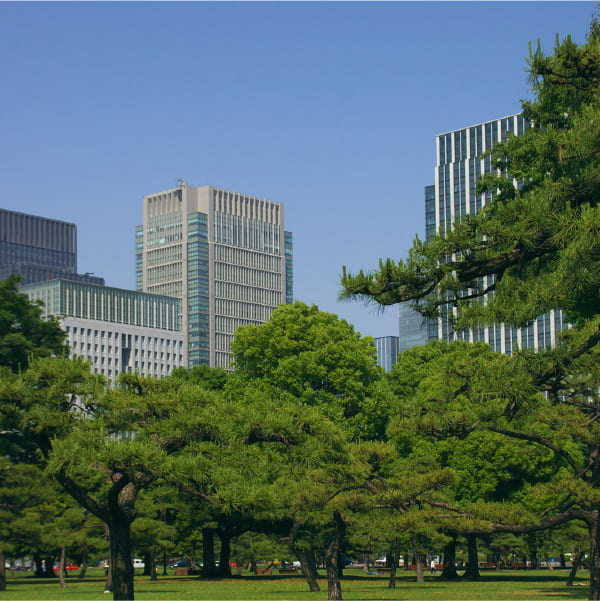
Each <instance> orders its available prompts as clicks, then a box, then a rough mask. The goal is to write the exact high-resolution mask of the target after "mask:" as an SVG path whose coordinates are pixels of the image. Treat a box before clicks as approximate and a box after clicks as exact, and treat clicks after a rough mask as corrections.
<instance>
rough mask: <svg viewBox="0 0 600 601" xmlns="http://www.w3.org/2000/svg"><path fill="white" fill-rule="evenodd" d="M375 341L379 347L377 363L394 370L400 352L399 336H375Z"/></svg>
mask: <svg viewBox="0 0 600 601" xmlns="http://www.w3.org/2000/svg"><path fill="white" fill-rule="evenodd" d="M373 341H374V342H375V348H376V349H377V365H379V367H383V369H385V371H387V372H390V371H392V367H393V366H394V364H395V363H396V361H397V360H398V353H399V352H400V350H399V342H400V340H399V338H398V336H382V337H380V338H374V339H373Z"/></svg>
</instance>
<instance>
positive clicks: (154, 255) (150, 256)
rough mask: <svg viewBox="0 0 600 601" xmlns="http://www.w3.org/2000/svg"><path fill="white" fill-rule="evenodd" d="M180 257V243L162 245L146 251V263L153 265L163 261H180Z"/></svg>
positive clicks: (149, 265)
mask: <svg viewBox="0 0 600 601" xmlns="http://www.w3.org/2000/svg"><path fill="white" fill-rule="evenodd" d="M181 258H182V246H181V244H173V245H171V246H163V247H160V248H153V249H152V250H149V251H148V252H147V253H146V265H147V266H148V267H153V266H154V265H161V264H163V263H173V262H174V261H181Z"/></svg>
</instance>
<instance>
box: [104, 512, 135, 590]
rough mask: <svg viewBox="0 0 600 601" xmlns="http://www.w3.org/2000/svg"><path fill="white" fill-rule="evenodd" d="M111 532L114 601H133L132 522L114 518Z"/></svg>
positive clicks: (110, 527)
mask: <svg viewBox="0 0 600 601" xmlns="http://www.w3.org/2000/svg"><path fill="white" fill-rule="evenodd" d="M108 529H109V532H110V573H111V576H112V582H111V590H112V594H113V600H114V601H121V600H125V601H132V600H133V599H134V590H133V575H134V574H133V562H132V560H131V522H130V520H129V519H127V518H126V517H125V516H122V515H121V516H113V520H112V521H111V522H110V523H109V524H108Z"/></svg>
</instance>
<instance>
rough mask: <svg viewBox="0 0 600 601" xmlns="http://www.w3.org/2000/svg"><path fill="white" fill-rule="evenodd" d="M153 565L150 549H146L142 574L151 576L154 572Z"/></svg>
mask: <svg viewBox="0 0 600 601" xmlns="http://www.w3.org/2000/svg"><path fill="white" fill-rule="evenodd" d="M151 570H152V567H151V566H150V550H149V549H148V550H146V551H144V571H143V572H142V576H150V575H151V574H152V571H151Z"/></svg>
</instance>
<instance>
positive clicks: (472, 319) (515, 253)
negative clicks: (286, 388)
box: [341, 19, 600, 328]
mask: <svg viewBox="0 0 600 601" xmlns="http://www.w3.org/2000/svg"><path fill="white" fill-rule="evenodd" d="M528 64H529V73H530V82H531V88H532V92H533V94H534V99H533V100H530V101H524V102H523V114H524V116H525V118H526V119H527V120H529V122H530V123H531V127H530V128H528V129H527V130H526V131H525V132H524V134H523V136H514V135H509V136H508V138H507V139H505V141H503V142H501V143H499V144H496V145H494V147H493V149H492V153H491V156H492V164H493V166H494V167H495V169H496V172H494V173H490V174H487V175H486V176H484V177H483V178H482V179H481V180H480V181H479V182H478V184H477V193H478V194H483V193H485V192H491V193H492V194H493V195H494V197H493V199H492V200H491V202H488V203H487V205H486V206H485V207H484V208H483V210H482V211H481V212H480V213H478V214H475V215H473V214H471V215H468V216H467V217H466V218H464V219H463V220H462V221H460V222H455V223H454V224H452V227H447V228H445V230H446V233H445V234H441V233H440V234H439V235H437V236H435V237H433V238H432V239H431V240H429V241H427V242H422V241H421V240H419V239H418V238H417V239H416V240H415V242H414V245H413V247H412V249H411V250H410V253H409V257H408V258H407V259H406V260H400V261H397V262H396V261H393V260H392V259H387V260H381V262H380V265H379V269H377V270H374V271H370V272H363V271H360V272H359V273H357V274H355V275H351V274H349V273H347V272H346V270H344V273H343V276H342V280H341V283H342V287H343V290H342V293H341V297H342V298H344V299H352V298H359V299H366V300H368V301H373V302H375V303H378V304H380V305H390V304H395V303H399V302H405V301H414V302H415V304H416V307H417V309H418V310H420V311H421V312H422V313H423V314H424V315H429V316H433V315H437V314H439V313H440V307H442V306H445V305H450V306H453V307H457V308H458V313H459V318H458V321H457V324H456V327H457V328H460V327H466V326H471V325H475V324H481V323H499V322H504V323H509V324H513V325H517V326H522V325H526V324H528V323H529V322H531V320H533V319H535V318H536V317H537V316H538V315H541V314H542V313H544V312H545V311H548V310H550V309H562V310H563V311H565V313H566V314H567V318H568V320H569V321H570V322H571V323H577V324H580V323H583V322H584V321H585V320H587V319H589V318H592V317H594V316H595V315H597V314H598V313H599V312H600V296H599V295H598V289H599V286H600V261H599V260H598V259H599V258H600V233H599V232H600V207H599V204H598V203H599V201H600V197H599V194H598V190H599V186H598V185H599V177H600V175H599V173H600V171H599V167H600V155H599V153H598V145H599V143H600V26H599V25H598V22H597V20H596V19H594V21H593V23H592V25H591V29H590V33H589V35H588V40H587V43H586V44H584V45H583V46H577V45H576V44H575V43H574V42H573V41H572V40H571V38H570V36H569V37H567V38H566V39H565V40H564V41H562V42H561V41H560V40H558V39H557V42H556V47H555V49H554V53H553V54H551V55H545V54H544V53H543V52H542V50H541V48H540V47H539V45H538V47H536V48H533V47H532V48H531V49H530V56H529V58H528ZM485 276H490V278H492V279H493V281H491V283H490V280H489V279H486V278H485ZM491 292H493V295H490V294H489V293H491ZM486 295H487V302H486V303H480V302H478V299H479V298H480V297H482V296H486Z"/></svg>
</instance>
